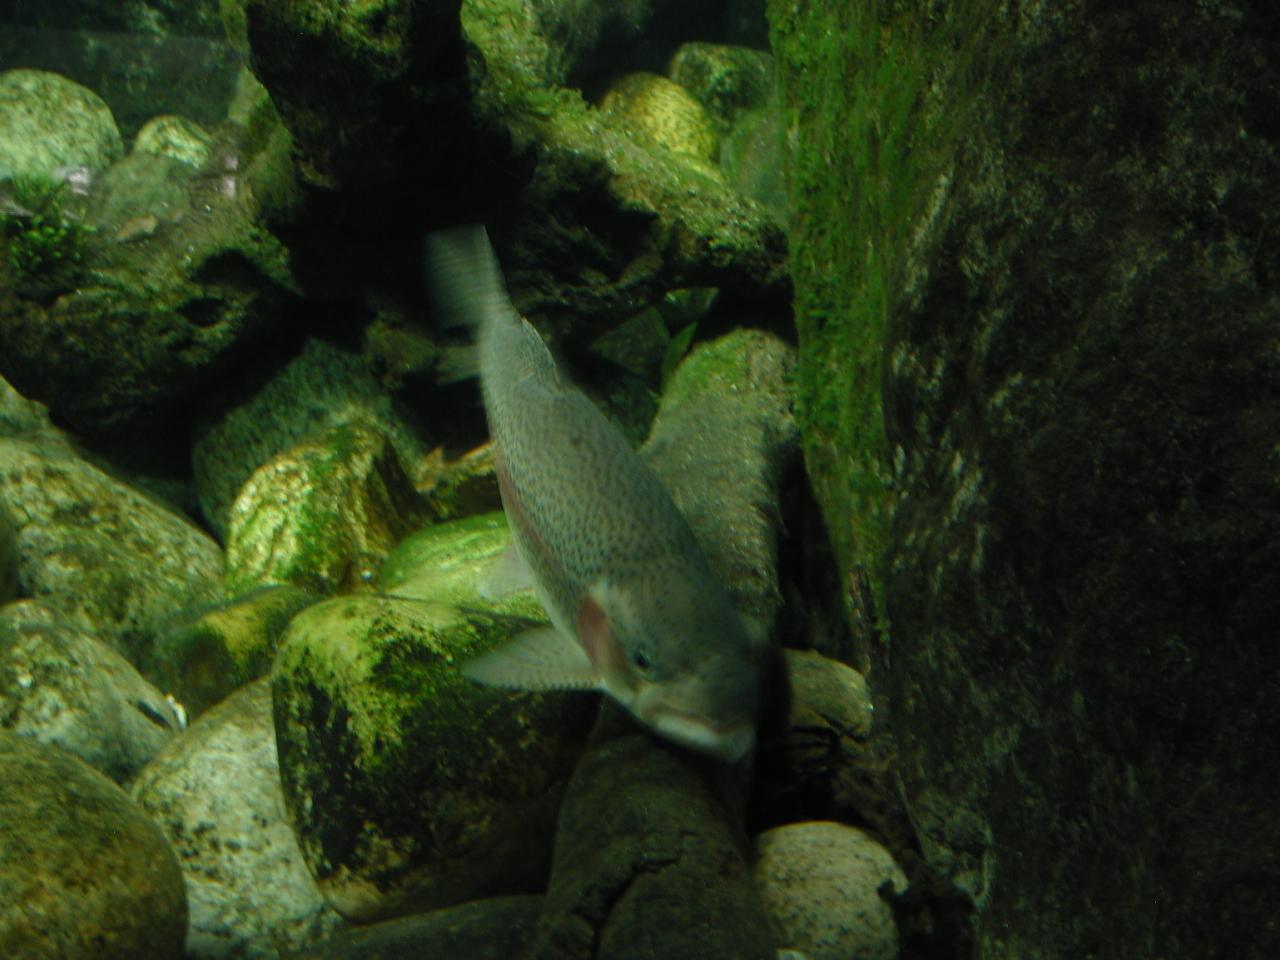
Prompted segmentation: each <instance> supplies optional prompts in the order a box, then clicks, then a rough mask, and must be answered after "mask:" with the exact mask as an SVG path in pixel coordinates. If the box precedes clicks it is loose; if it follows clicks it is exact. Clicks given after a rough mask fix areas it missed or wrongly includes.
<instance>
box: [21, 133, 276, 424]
mask: <svg viewBox="0 0 1280 960" xmlns="http://www.w3.org/2000/svg"><path fill="white" fill-rule="evenodd" d="M228 157H230V158H231V159H232V160H234V161H235V165H233V166H231V167H228V166H227V161H228ZM248 160H249V158H248V157H245V156H240V153H239V150H238V147H237V146H236V145H235V144H234V143H227V142H223V143H221V144H220V147H219V148H218V149H211V150H210V158H209V160H208V164H209V165H211V166H212V167H213V168H214V169H213V170H212V171H210V173H211V174H213V175H206V171H205V168H200V169H195V168H193V167H192V166H190V165H189V164H188V163H185V162H182V161H179V160H175V159H173V158H172V157H170V156H164V155H156V154H154V153H134V154H131V155H130V156H129V157H127V158H126V159H125V160H123V161H121V162H120V163H117V164H114V165H113V166H112V167H111V168H109V169H108V170H106V171H104V172H103V173H102V174H101V175H100V176H99V177H97V179H96V180H95V182H94V184H93V187H92V189H91V191H90V192H89V195H88V196H87V197H84V198H77V204H78V205H79V206H82V207H83V211H82V215H83V220H80V219H77V218H78V217H80V216H81V211H80V210H78V209H77V210H72V209H70V207H69V206H68V207H67V208H66V209H63V210H61V212H60V211H59V210H58V209H57V207H56V206H55V207H54V208H53V209H51V210H50V211H49V212H47V213H45V214H44V216H46V217H47V218H48V219H50V221H51V222H52V223H55V224H56V225H59V226H65V227H66V228H67V229H72V227H74V228H75V229H76V230H77V231H78V234H77V236H79V237H80V242H79V245H78V247H77V249H76V250H75V251H74V254H75V255H74V257H67V258H65V259H68V260H70V261H72V262H69V263H67V264H66V265H65V268H64V269H61V270H60V271H59V272H57V273H56V274H55V275H51V276H44V275H32V276H24V275H19V274H21V272H22V271H20V270H19V269H18V268H19V267H21V266H22V265H21V264H18V265H16V266H14V265H10V264H8V263H7V262H6V263H4V264H0V273H3V271H4V270H5V268H6V267H9V273H8V276H7V281H8V282H0V373H2V374H3V375H4V376H5V377H6V378H8V379H9V380H10V381H11V382H12V383H13V385H14V386H15V387H17V388H18V389H19V390H20V391H21V392H22V393H23V394H24V395H26V396H29V397H32V398H34V399H37V400H39V401H41V402H42V403H45V404H46V405H47V406H48V407H49V408H50V409H51V410H52V411H54V413H56V414H57V415H59V416H60V417H61V418H62V419H64V420H65V421H67V422H69V423H71V424H72V425H73V426H75V427H77V428H79V429H81V430H85V431H100V430H107V429H120V428H123V427H126V426H129V425H131V424H135V423H137V422H138V421H145V420H147V419H153V420H154V419H155V418H158V417H162V416H165V415H172V413H173V405H175V404H179V403H182V402H183V401H186V400H189V399H190V398H192V397H194V396H195V395H197V394H198V393H199V391H201V390H202V389H203V388H204V387H206V386H207V385H208V384H209V383H210V382H212V381H213V380H214V379H215V377H216V376H217V374H218V373H219V372H220V371H221V370H222V369H223V368H224V367H225V365H226V364H227V363H228V362H230V361H231V360H232V359H233V358H238V357H241V356H243V353H244V351H245V349H246V347H247V345H248V344H249V343H250V342H252V341H254V340H255V339H258V338H260V337H262V336H263V335H264V334H265V333H266V332H268V331H270V330H272V329H275V328H276V327H277V326H278V325H279V324H280V323H281V321H282V319H283V317H284V311H285V307H286V304H287V302H288V299H289V292H290V291H291V290H292V288H293V280H292V277H291V274H290V271H289V266H288V262H287V255H286V253H285V250H284V247H283V246H282V245H281V244H280V242H279V241H278V240H277V239H276V238H275V237H274V236H273V235H272V234H271V233H270V232H268V231H267V230H266V229H264V228H263V227H262V225H261V224H260V223H259V222H258V220H259V208H258V201H257V199H256V195H255V193H254V191H253V190H250V189H245V186H246V184H247V183H248V178H249V174H250V172H251V171H253V170H256V169H257V168H256V166H255V165H254V164H250V163H248V162H247V161H248ZM281 162H283V163H285V164H286V165H287V156H285V157H283V158H282V159H281ZM15 271H17V272H15ZM26 272H27V273H28V274H30V273H31V270H30V269H29V268H28V269H26Z"/></svg>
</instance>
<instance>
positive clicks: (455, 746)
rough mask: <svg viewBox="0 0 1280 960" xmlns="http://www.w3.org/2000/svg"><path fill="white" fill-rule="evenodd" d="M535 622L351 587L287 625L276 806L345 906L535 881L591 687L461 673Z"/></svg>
mask: <svg viewBox="0 0 1280 960" xmlns="http://www.w3.org/2000/svg"><path fill="white" fill-rule="evenodd" d="M459 534H460V535H461V536H462V537H463V539H465V538H466V537H467V536H468V534H467V533H466V532H465V531H461V530H460V531H459ZM484 536H485V535H484V533H483V531H482V532H481V534H480V539H481V540H483V539H484ZM461 566H463V565H462V564H458V565H455V567H454V571H455V575H456V574H457V571H459V570H460V568H461ZM446 579H448V576H446ZM402 586H403V585H402ZM453 592H454V587H451V586H448V585H445V586H443V587H442V588H441V593H442V595H447V594H451V593H453ZM529 624H530V621H529V620H527V619H524V618H514V617H510V616H503V615H500V614H498V613H496V612H493V611H490V610H482V609H478V608H469V609H466V610H462V609H460V608H458V607H455V606H450V605H448V604H444V603H440V602H428V601H420V600H409V599H401V598H399V597H380V596H367V595H356V596H347V597H338V598H334V599H332V600H328V601H325V602H323V603H320V604H317V605H315V606H313V607H310V608H308V609H307V610H305V611H303V612H302V613H300V614H298V615H297V616H296V617H295V618H294V619H293V621H292V623H291V624H290V625H289V629H288V632H287V634H286V637H285V641H284V645H283V647H282V649H281V652H280V655H279V658H278V660H277V666H276V672H275V675H274V679H273V692H274V697H275V716H276V739H277V743H278V745H279V751H280V767H281V776H282V780H283V783H284V789H285V797H286V802H287V804H288V807H289V810H290V813H291V815H292V817H293V819H294V823H295V826H296V829H297V832H298V838H299V843H300V845H301V848H302V851H303V856H304V857H305V859H306V861H307V863H308V865H309V867H310V869H311V871H312V873H313V874H314V876H315V877H316V881H317V883H318V884H319V887H320V890H321V892H322V893H323V894H324V896H325V898H326V899H327V900H328V901H329V903H330V904H331V905H333V906H334V907H335V908H336V909H338V910H339V911H341V912H342V913H344V914H345V915H347V916H348V917H351V918H353V919H359V920H369V919H374V918H377V917H381V916H386V915H388V914H395V913H402V912H406V911H407V910H409V909H415V910H421V909H430V908H436V907H443V906H449V905H452V904H456V903H461V902H464V901H467V900H473V899H476V898H479V897H483V896H493V895H499V894H504V893H519V892H534V891H537V890H539V889H540V888H541V886H542V884H543V883H544V882H545V877H546V871H547V869H548V861H549V858H550V851H551V840H552V833H553V830H554V826H555V817H556V809H557V806H558V803H559V799H560V796H561V794H562V792H563V789H564V785H565V783H566V781H567V779H568V776H569V774H570V772H571V770H572V768H573V764H574V761H575V759H576V757H577V755H578V753H579V751H580V749H581V746H582V743H583V742H584V741H585V738H586V734H587V731H588V730H589V728H590V724H591V720H592V718H593V716H594V713H595V709H596V698H595V697H592V696H589V695H584V694H547V695H537V694H525V693H511V692H509V691H502V690H494V689H489V688H483V687H479V686H476V685H475V684H473V683H471V682H470V681H469V680H467V679H466V678H465V677H463V675H462V674H461V673H460V671H459V669H458V667H459V665H460V663H461V662H462V661H464V660H465V659H467V658H468V657H471V656H473V655H476V654H478V653H481V652H483V651H486V650H488V649H489V648H490V647H492V646H493V645H495V644H497V643H499V642H502V641H503V640H504V639H505V638H506V636H507V635H508V633H509V632H510V631H511V630H512V629H516V628H519V627H522V626H528V625H529Z"/></svg>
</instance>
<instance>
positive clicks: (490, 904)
mask: <svg viewBox="0 0 1280 960" xmlns="http://www.w3.org/2000/svg"><path fill="white" fill-rule="evenodd" d="M541 901H542V898H541V897H534V896H524V897H495V898H493V899H491V900H476V901H473V902H471V903H464V904H462V905H460V906H457V907H450V908H448V909H446V910H433V911H432V912H431V913H423V914H418V915H416V916H412V917H403V918H401V919H399V920H385V921H383V922H382V923H374V924H370V925H368V926H365V927H361V928H359V929H356V930H352V931H351V932H350V933H345V934H342V935H340V936H337V937H334V938H333V939H332V940H329V941H326V942H325V943H323V944H321V945H320V946H319V947H317V948H316V949H315V950H313V951H311V952H309V953H306V954H303V955H302V956H301V957H299V958H298V960H419V958H421V957H465V958H466V960H508V958H510V957H514V956H518V955H519V954H520V951H521V950H523V949H524V945H525V943H527V942H528V939H529V935H530V933H531V932H532V931H533V925H534V922H535V921H536V920H537V917H538V906H539V904H540V903H541Z"/></svg>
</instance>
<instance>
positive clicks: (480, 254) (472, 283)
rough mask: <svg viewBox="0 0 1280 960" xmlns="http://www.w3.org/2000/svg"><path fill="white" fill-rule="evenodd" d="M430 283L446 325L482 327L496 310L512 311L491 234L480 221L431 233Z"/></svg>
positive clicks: (427, 248)
mask: <svg viewBox="0 0 1280 960" xmlns="http://www.w3.org/2000/svg"><path fill="white" fill-rule="evenodd" d="M425 252H426V267H427V283H428V284H429V285H430V288H431V297H432V299H433V301H434V302H435V306H436V312H437V314H438V316H439V317H440V320H441V323H442V325H444V326H446V327H452V326H466V327H479V326H480V325H481V324H482V323H483V322H484V320H485V317H486V316H488V315H490V314H492V313H493V312H494V311H499V310H501V311H510V310H511V301H510V299H509V298H508V296H507V288H506V284H505V283H504V282H503V279H502V272H501V271H500V270H499V269H498V260H497V258H496V257H495V256H494V254H493V246H492V244H490V243H489V234H488V233H487V232H486V231H485V229H484V227H482V226H480V225H479V224H468V225H466V226H461V227H450V228H449V229H447V230H439V231H436V232H435V233H429V234H427V237H426V242H425Z"/></svg>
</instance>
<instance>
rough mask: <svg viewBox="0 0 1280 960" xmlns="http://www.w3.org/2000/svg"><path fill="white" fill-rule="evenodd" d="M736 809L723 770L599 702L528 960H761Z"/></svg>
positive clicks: (734, 785)
mask: <svg viewBox="0 0 1280 960" xmlns="http://www.w3.org/2000/svg"><path fill="white" fill-rule="evenodd" d="M742 803H743V797H742V785H741V784H740V783H739V782H737V780H736V778H735V774H734V773H733V772H732V771H730V770H729V769H728V768H726V767H724V766H722V765H720V764H719V763H717V762H716V761H713V760H708V759H705V758H700V757H696V756H694V755H693V754H690V753H688V752H686V751H682V750H679V749H678V748H675V747H672V746H669V745H667V744H665V743H664V742H662V741H659V740H656V739H655V738H653V737H651V736H650V735H649V734H647V733H645V732H643V731H641V730H640V729H639V728H638V727H637V726H636V723H635V721H634V720H632V719H631V718H630V717H628V716H627V715H625V714H624V713H623V712H622V709H621V708H620V707H618V706H616V705H615V704H613V703H612V702H610V701H605V703H604V706H603V709H602V710H601V715H600V721H599V723H598V724H597V725H596V730H595V733H594V734H593V735H592V740H591V743H590V744H589V745H588V747H587V752H586V753H585V754H584V755H583V757H582V759H581V760H580V761H579V763H578V766H577V769H576V770H575V771H574V774H573V780H572V781H571V783H570V785H569V790H568V793H567V794H566V796H565V801H564V805H563V808H562V809H561V811H560V820H559V823H558V824H557V827H556V848H555V857H554V859H553V861H552V866H551V883H550V889H549V890H548V892H547V897H546V901H545V903H544V907H543V915H542V918H541V920H540V921H539V924H538V930H537V933H536V935H535V937H534V940H533V946H532V947H531V949H530V951H529V953H528V954H527V956H528V957H529V960H578V958H584V960H585V958H592V960H594V958H599V960H683V958H688V957H699V958H703V960H773V957H774V946H773V935H772V931H771V930H770V929H769V925H768V922H767V920H766V918H765V914H764V910H763V909H762V907H761V904H760V900H759V896H758V894H757V893H756V890H755V888H754V887H753V886H752V882H751V873H750V867H749V865H748V856H747V851H746V838H745V835H744V834H743V832H742V824H741V815H742V814H741V811H742ZM709 918H714V920H710V921H709Z"/></svg>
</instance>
